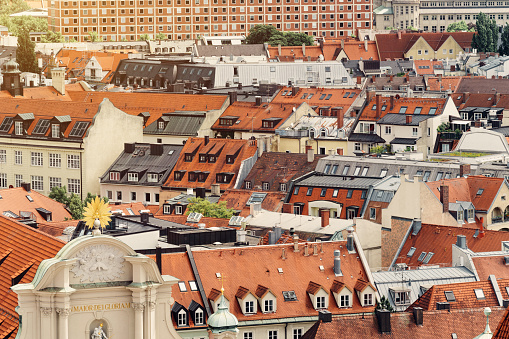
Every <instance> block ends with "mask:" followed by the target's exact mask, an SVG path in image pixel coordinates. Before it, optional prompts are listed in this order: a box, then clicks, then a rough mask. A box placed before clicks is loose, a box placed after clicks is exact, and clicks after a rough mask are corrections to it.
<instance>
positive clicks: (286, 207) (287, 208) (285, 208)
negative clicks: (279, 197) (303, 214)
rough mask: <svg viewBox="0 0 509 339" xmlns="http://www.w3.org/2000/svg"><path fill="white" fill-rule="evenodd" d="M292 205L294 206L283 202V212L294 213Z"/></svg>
mask: <svg viewBox="0 0 509 339" xmlns="http://www.w3.org/2000/svg"><path fill="white" fill-rule="evenodd" d="M292 207H293V205H292V204H290V203H288V202H285V203H284V204H283V213H292Z"/></svg>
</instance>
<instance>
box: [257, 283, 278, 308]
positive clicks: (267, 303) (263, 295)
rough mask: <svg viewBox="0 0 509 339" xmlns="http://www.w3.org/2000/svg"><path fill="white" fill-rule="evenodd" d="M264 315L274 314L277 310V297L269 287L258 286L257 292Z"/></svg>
mask: <svg viewBox="0 0 509 339" xmlns="http://www.w3.org/2000/svg"><path fill="white" fill-rule="evenodd" d="M255 295H256V297H257V298H258V303H259V304H260V309H261V310H262V313H264V314H266V313H274V312H276V309H277V298H276V295H275V294H274V293H273V292H272V291H271V290H270V289H269V288H267V287H265V286H262V285H258V287H257V288H256V292H255Z"/></svg>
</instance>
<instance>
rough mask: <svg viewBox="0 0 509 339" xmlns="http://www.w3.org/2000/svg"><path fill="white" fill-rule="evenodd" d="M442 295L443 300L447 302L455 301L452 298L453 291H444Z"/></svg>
mask: <svg viewBox="0 0 509 339" xmlns="http://www.w3.org/2000/svg"><path fill="white" fill-rule="evenodd" d="M444 293H445V299H446V300H447V301H448V302H452V301H456V297H455V296H454V292H453V291H445V292H444Z"/></svg>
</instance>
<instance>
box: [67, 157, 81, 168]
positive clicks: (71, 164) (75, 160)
mask: <svg viewBox="0 0 509 339" xmlns="http://www.w3.org/2000/svg"><path fill="white" fill-rule="evenodd" d="M67 168H71V169H78V168H80V155H79V154H68V155H67Z"/></svg>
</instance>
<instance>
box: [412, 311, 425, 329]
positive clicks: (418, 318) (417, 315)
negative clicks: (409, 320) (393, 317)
mask: <svg viewBox="0 0 509 339" xmlns="http://www.w3.org/2000/svg"><path fill="white" fill-rule="evenodd" d="M413 313H414V321H415V324H416V325H417V326H422V324H423V313H422V307H414V309H413Z"/></svg>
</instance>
